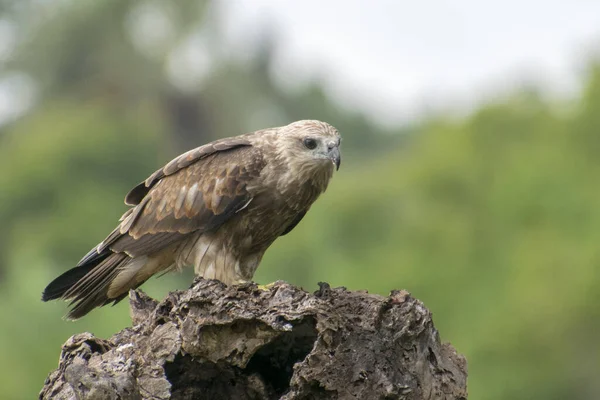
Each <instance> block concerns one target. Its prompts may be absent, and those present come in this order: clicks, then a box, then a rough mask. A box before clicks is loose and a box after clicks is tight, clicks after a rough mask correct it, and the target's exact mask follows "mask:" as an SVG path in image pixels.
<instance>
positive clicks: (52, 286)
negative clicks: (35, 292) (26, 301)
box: [42, 265, 95, 301]
mask: <svg viewBox="0 0 600 400" xmlns="http://www.w3.org/2000/svg"><path fill="white" fill-rule="evenodd" d="M94 267H95V265H84V266H82V267H75V268H72V269H70V270H68V271H67V272H65V273H64V274H62V275H61V276H59V277H58V278H56V279H55V280H53V281H52V282H50V283H49V284H48V286H46V288H45V289H44V291H43V292H42V301H50V300H56V299H60V298H61V297H63V296H64V294H65V293H66V292H67V290H69V289H70V288H71V287H73V285H75V284H76V283H77V282H78V281H79V280H80V279H81V278H83V277H84V276H85V275H87V274H88V273H89V272H90V271H91V270H92V269H94Z"/></svg>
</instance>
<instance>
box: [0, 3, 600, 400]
mask: <svg viewBox="0 0 600 400" xmlns="http://www.w3.org/2000/svg"><path fill="white" fill-rule="evenodd" d="M48 3H54V2H48ZM181 3H182V5H186V4H187V5H186V6H185V7H191V8H188V9H186V10H187V11H186V12H182V13H173V10H172V9H170V8H169V9H168V10H167V11H165V10H162V12H166V13H167V14H169V12H170V14H169V15H170V18H172V19H173V21H175V23H174V26H175V27H176V28H177V29H176V32H175V34H173V35H171V36H170V41H169V42H166V43H165V44H164V47H163V48H162V51H160V52H158V51H155V52H153V53H152V56H149V55H148V54H145V53H143V52H141V51H140V50H139V49H138V48H137V47H136V46H134V45H133V44H131V43H130V39H129V38H128V36H127V35H128V34H127V29H125V28H124V26H126V24H124V22H123V21H128V20H130V19H131V18H130V15H131V13H135V12H139V9H138V7H140V4H142V5H145V6H152V7H162V6H161V4H167V3H160V2H134V1H106V2H97V1H81V2H73V1H61V2H58V3H56V4H59V5H60V7H58V8H57V9H55V10H54V12H48V13H43V12H41V13H37V11H39V7H42V6H43V4H42V3H40V2H37V1H24V2H22V3H21V6H20V7H8V6H6V7H4V3H2V5H3V7H0V11H1V12H3V13H4V18H10V19H12V20H14V21H16V22H15V24H16V25H15V26H16V27H17V28H18V29H19V30H20V34H22V37H24V38H26V39H23V40H22V41H21V42H19V43H18V44H17V45H16V48H15V51H14V55H13V57H12V58H11V59H9V60H8V61H6V62H5V63H4V65H3V66H2V68H0V76H1V74H2V73H8V72H10V71H13V70H18V71H23V72H24V73H26V74H28V75H29V76H30V77H31V78H32V79H33V80H34V81H35V82H37V83H38V84H39V88H38V99H37V102H36V103H35V105H34V106H33V107H32V108H31V109H30V110H29V111H28V112H27V113H26V114H25V115H24V116H22V117H21V118H20V119H18V120H15V121H13V122H11V123H10V124H7V125H5V126H3V127H2V128H0V170H1V171H3V172H2V174H0V222H1V223H2V228H3V229H2V230H0V262H1V264H0V320H1V321H2V329H1V330H0V354H2V355H3V358H2V359H3V360H4V362H3V363H2V364H1V365H0V397H2V398H7V399H20V398H23V399H25V398H32V397H34V396H35V394H36V393H37V392H38V391H39V389H40V388H41V386H42V384H43V380H44V377H45V376H46V374H47V373H48V372H50V371H51V370H52V369H53V368H55V367H56V362H57V360H58V356H59V351H60V350H59V349H60V345H61V344H62V343H63V342H64V341H65V340H66V339H67V338H68V337H69V336H70V335H72V334H74V333H77V332H81V331H91V332H93V333H95V334H97V335H99V336H103V337H108V336H110V335H111V334H112V333H114V332H116V331H118V330H119V329H121V328H123V327H125V326H127V325H128V324H129V320H128V311H127V308H128V307H127V304H126V302H123V303H121V304H119V305H117V306H116V307H114V308H111V307H105V308H103V309H100V310H97V311H94V312H93V313H92V314H90V315H89V316H88V317H86V318H84V319H83V320H81V321H77V322H75V323H69V322H65V321H62V320H61V319H60V317H61V315H62V314H64V312H65V310H66V307H65V306H64V304H60V303H49V304H44V303H41V302H40V300H39V298H40V293H41V291H42V289H43V287H44V286H45V284H47V283H48V282H49V281H50V280H51V279H52V278H54V277H55V276H56V275H57V274H59V273H60V272H62V271H64V270H66V269H68V268H71V266H72V265H74V264H75V263H76V262H77V261H78V260H79V258H80V257H81V256H82V255H83V254H85V253H86V252H87V250H88V249H89V248H91V247H92V246H94V245H95V244H96V243H97V242H99V241H100V240H102V239H103V238H104V236H105V235H106V234H107V233H108V232H109V231H110V230H111V229H112V228H113V227H114V224H115V223H116V221H117V219H118V217H119V216H120V215H121V213H122V212H123V211H124V210H125V206H124V205H123V204H122V199H123V196H124V194H125V193H126V192H127V191H128V189H129V188H130V187H132V186H133V185H135V184H136V183H137V182H139V181H141V180H142V179H144V178H145V177H146V176H147V175H149V174H150V173H151V172H153V171H154V170H155V169H156V168H158V167H159V166H160V165H162V163H164V162H166V161H168V160H169V158H170V157H172V156H174V155H176V154H177V153H178V152H179V151H182V150H184V149H185V148H191V147H194V146H197V145H200V144H202V143H204V142H206V141H208V140H210V139H212V138H215V137H223V136H230V135H236V134H239V133H243V132H247V131H250V130H253V129H257V128H264V127H267V126H274V125H278V124H283V123H287V122H290V121H293V120H297V119H302V118H319V119H323V120H326V121H328V122H330V123H332V124H334V125H336V126H337V127H338V128H339V129H340V131H341V132H342V135H343V136H344V139H345V140H344V143H343V151H344V158H343V163H342V168H341V170H340V171H339V173H337V174H336V176H335V178H334V180H333V182H332V184H331V186H330V188H329V190H328V192H327V193H326V194H325V195H323V198H322V199H320V200H319V201H318V202H317V203H316V204H315V206H314V207H313V209H312V210H311V212H310V213H309V214H308V215H307V217H306V218H305V219H304V220H303V221H302V223H301V224H300V225H299V226H298V227H297V228H296V229H295V230H294V232H293V233H291V234H289V235H287V236H285V237H282V238H281V239H279V240H278V241H277V242H276V243H275V244H274V245H273V247H272V248H271V249H270V250H269V251H268V252H267V254H266V256H265V259H264V262H263V264H262V265H261V267H260V268H259V270H258V273H257V276H256V277H255V278H256V280H257V281H258V282H262V283H266V282H270V281H274V280H277V279H283V280H287V281H289V282H291V283H294V284H298V285H303V286H304V287H306V288H307V289H308V290H313V289H315V288H316V282H317V281H328V282H330V283H331V284H332V285H335V286H340V285H343V286H347V287H349V288H351V289H368V290H369V291H371V292H376V293H381V294H387V293H388V292H389V291H390V290H391V289H396V288H406V289H408V290H409V291H410V292H411V293H412V294H413V295H414V296H416V297H418V298H419V299H421V300H423V301H424V302H425V304H426V305H427V306H428V307H429V308H430V309H431V310H432V311H433V312H434V320H435V323H436V326H437V328H438V329H439V330H440V332H441V336H442V340H444V341H450V342H452V344H453V345H454V346H455V347H456V348H457V350H458V351H459V352H460V353H462V354H464V355H465V356H466V357H467V360H468V362H469V392H470V397H471V398H473V399H482V400H500V399H541V398H543V399H557V400H558V399H561V400H562V399H565V398H568V399H575V400H577V399H581V400H583V399H590V398H597V397H598V396H600V382H599V381H598V379H597V375H598V372H599V371H600V344H599V342H598V340H597V332H599V331H600V291H599V290H598V286H599V285H600V267H599V265H600V250H599V246H598V243H600V228H598V227H600V207H599V206H598V204H600V186H599V185H598V184H597V180H598V176H599V174H600V159H599V158H598V154H600V135H599V134H598V132H599V131H600V67H599V66H597V65H596V64H593V63H592V64H591V66H590V70H589V74H588V75H587V77H586V80H585V84H584V87H585V90H584V91H583V93H582V95H581V98H579V99H577V100H575V101H573V102H572V103H570V104H553V103H550V102H548V101H546V100H545V99H544V98H543V97H542V96H540V95H538V94H536V93H535V92H531V91H523V92H522V93H515V94H514V96H512V97H510V98H508V99H506V100H505V101H499V102H497V103H494V104H488V105H483V106H481V107H480V108H479V110H478V111H476V112H475V113H474V114H473V115H471V116H470V117H467V118H464V119H462V120H457V119H452V120H451V119H446V118H441V117H440V118H431V119H430V120H427V121H424V122H423V123H422V124H421V125H420V126H419V127H416V128H414V129H412V130H411V131H410V132H408V131H407V130H406V129H400V128H397V129H384V128H382V127H380V126H378V125H377V124H375V123H374V122H372V121H370V120H369V119H368V118H365V117H364V116H362V115H361V114H360V113H357V112H354V111H351V110H345V109H340V108H338V107H336V105H335V104H334V103H332V102H331V101H330V100H329V99H328V98H327V96H325V94H324V92H323V90H322V88H321V85H320V83H319V82H313V83H308V84H307V86H306V87H304V88H300V89H298V90H296V91H293V92H290V91H286V90H284V89H282V88H280V87H279V86H278V85H277V84H276V83H274V81H273V79H272V78H271V77H270V74H269V65H270V60H271V54H272V52H273V50H274V49H273V48H272V46H273V44H272V42H270V41H269V38H268V37H265V41H264V43H263V46H262V47H258V48H256V49H254V50H252V56H251V57H250V58H249V59H246V60H244V61H243V62H242V61H239V60H235V59H232V58H229V57H227V56H225V55H222V54H220V53H218V52H217V53H214V54H212V55H211V57H213V61H212V64H213V65H216V66H218V67H215V68H212V69H211V70H210V71H209V72H208V73H207V75H206V77H204V78H203V80H202V83H201V84H198V85H196V86H194V85H191V86H190V87H189V88H186V90H182V89H181V88H177V86H176V85H173V84H172V83H171V82H170V81H169V79H168V78H167V75H166V73H165V69H164V64H165V63H167V62H168V58H169V54H170V52H169V49H171V50H172V49H173V48H175V47H177V46H178V43H180V41H181V40H184V38H185V37H187V36H186V35H190V34H192V33H193V32H196V31H197V30H198V28H199V27H205V26H209V28H210V29H212V30H210V29H209V34H208V37H209V38H210V43H211V45H210V46H208V48H209V49H214V48H219V46H222V45H223V43H222V38H220V36H219V29H218V28H219V27H218V26H216V25H215V24H208V23H207V22H206V20H205V19H203V18H204V17H203V15H205V12H206V11H205V8H204V3H203V2H181ZM56 4H55V5H56ZM169 4H170V3H169ZM34 6H35V7H38V8H35V7H34ZM192 6H193V7H192ZM35 10H37V11H35ZM136 10H137V11H136ZM169 10H171V11H169ZM34 11H35V12H36V14H35V15H37V17H36V18H29V19H27V18H25V17H26V16H27V15H33V13H34ZM191 15H193V16H195V17H194V18H191V17H190V16H191ZM109 27H110V29H109ZM206 29H208V28H206ZM190 32H192V33H190ZM205 35H206V32H205ZM113 43H117V44H118V46H116V47H115V46H113V45H112V44H113ZM128 43H129V44H128ZM41 60H44V62H42V61H41ZM565 110H566V111H565ZM190 281H191V274H190V271H187V272H186V273H184V276H181V275H171V276H168V277H164V278H160V279H154V280H152V281H150V282H148V283H147V284H146V285H144V289H145V290H147V291H148V292H149V293H150V294H151V295H154V296H156V297H159V298H160V297H162V296H164V295H165V294H166V292H167V291H169V290H174V289H177V288H185V287H186V286H187V285H189V282H190Z"/></svg>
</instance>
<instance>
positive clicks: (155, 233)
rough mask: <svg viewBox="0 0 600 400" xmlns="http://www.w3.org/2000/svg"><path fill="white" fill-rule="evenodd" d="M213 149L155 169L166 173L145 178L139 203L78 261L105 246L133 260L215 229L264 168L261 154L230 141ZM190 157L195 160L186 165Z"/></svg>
mask: <svg viewBox="0 0 600 400" xmlns="http://www.w3.org/2000/svg"><path fill="white" fill-rule="evenodd" d="M211 149H212V151H213V152H212V153H211V154H207V153H206V152H204V153H202V154H203V155H202V156H201V157H199V156H198V154H200V152H198V149H196V150H195V153H190V154H192V155H187V156H186V155H185V154H184V155H182V156H180V157H178V158H177V159H175V160H178V159H182V160H180V161H177V162H175V160H173V161H171V162H170V163H169V164H167V167H169V166H170V165H171V167H169V168H167V167H165V168H163V169H162V170H159V171H164V172H163V173H161V174H158V175H156V176H157V177H158V176H160V178H156V179H158V180H157V181H154V179H155V178H152V177H151V178H152V179H150V178H149V180H147V181H146V182H150V185H149V187H148V191H147V193H146V194H145V195H144V197H143V198H141V199H137V198H136V201H137V205H135V206H134V207H133V208H132V209H130V210H128V211H127V212H126V213H125V214H123V217H122V218H121V223H120V225H119V226H118V227H117V228H116V229H115V230H114V231H113V232H112V233H111V234H110V235H108V237H107V238H106V239H105V240H104V241H103V242H102V243H100V244H99V245H98V246H97V247H96V248H95V249H94V250H92V251H91V252H90V253H88V255H86V257H84V259H83V260H82V262H84V261H86V260H89V259H91V258H93V257H94V256H95V254H99V253H101V252H102V251H104V250H105V249H107V248H108V249H110V250H112V251H113V252H117V253H126V254H128V255H129V256H131V257H136V256H140V255H146V254H150V253H151V252H156V251H158V250H160V249H162V248H165V247H166V246H168V245H170V244H172V243H175V242H177V241H178V240H180V239H182V238H183V237H184V236H185V235H186V234H189V233H191V232H196V231H210V230H213V229H216V228H218V227H219V226H220V225H222V224H223V223H224V222H226V221H227V220H228V219H229V218H231V217H232V216H233V215H235V213H236V212H238V211H239V210H240V209H243V208H244V207H245V206H246V205H247V204H248V203H249V202H250V201H251V200H252V194H251V193H249V192H248V188H247V186H248V183H249V182H251V181H252V180H253V179H255V178H256V177H258V175H259V174H260V171H261V170H262V168H263V167H264V161H263V159H262V155H261V153H260V152H259V151H258V150H257V149H256V148H254V147H252V146H247V145H239V144H238V145H233V144H232V143H231V142H229V143H222V144H219V145H218V146H217V145H212V146H211ZM186 154H188V153H186ZM192 158H193V159H194V160H195V162H190V159H192ZM173 165H177V166H178V167H177V168H175V167H173ZM155 174H156V173H155ZM134 190H135V189H134ZM131 193H132V192H130V194H131ZM136 193H137V194H136V196H137V195H140V193H141V191H138V192H136ZM128 198H129V195H128ZM138 200H139V201H138Z"/></svg>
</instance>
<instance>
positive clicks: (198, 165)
mask: <svg viewBox="0 0 600 400" xmlns="http://www.w3.org/2000/svg"><path fill="white" fill-rule="evenodd" d="M340 140H341V139H340V136H339V133H338V132H337V130H336V129H335V128H334V127H332V126H331V125H329V124H326V123H324V122H320V121H313V120H308V121H298V122H294V123H292V124H290V125H287V126H284V127H279V128H271V129H265V130H261V131H257V132H253V133H249V134H245V135H241V136H236V137H231V138H226V139H221V140H217V141H214V142H212V143H209V144H206V145H204V146H201V147H198V148H196V149H193V150H190V151H188V152H187V153H184V154H182V155H180V156H179V157H177V158H175V159H173V160H172V161H171V162H169V163H168V164H167V165H166V166H164V167H163V168H161V169H159V170H158V171H156V172H155V173H154V174H152V175H151V176H150V177H149V178H148V179H146V180H145V181H144V182H142V183H140V184H139V185H138V186H136V187H135V188H133V189H132V190H131V191H130V192H129V193H128V194H127V196H126V198H125V203H126V204H127V205H129V206H131V208H130V209H129V210H127V212H125V214H123V216H122V217H121V219H120V224H119V225H118V226H117V228H115V230H114V231H113V232H111V233H110V234H109V235H108V237H107V238H106V239H104V240H103V241H102V242H101V243H100V244H98V246H96V247H95V248H93V249H92V250H91V251H90V252H89V253H88V254H87V255H86V256H85V257H83V259H82V260H81V261H80V262H79V264H77V266H76V267H75V268H73V269H71V270H69V271H67V272H65V273H64V274H63V275H61V276H59V277H58V278H56V279H55V280H54V281H52V282H51V283H50V284H49V285H48V286H47V287H46V289H45V290H44V293H43V294H42V299H43V300H44V301H48V300H53V299H58V298H62V299H65V300H70V302H71V305H72V306H73V307H72V309H71V311H70V312H69V314H68V315H67V318H70V319H77V318H80V317H82V316H83V315H85V314H87V313H88V312H89V311H91V310H92V309H93V308H95V307H99V306H103V305H105V304H108V303H116V302H118V301H120V300H121V299H123V298H124V297H125V296H127V293H128V291H129V289H131V288H136V287H138V286H140V285H141V284H142V283H144V282H145V281H146V280H147V279H148V278H150V277H151V276H152V275H154V274H157V273H159V272H165V271H169V270H172V269H180V268H183V267H186V266H194V269H195V273H196V275H199V276H203V277H205V278H208V279H219V280H221V281H223V282H225V283H227V284H235V283H242V282H246V281H249V280H251V279H252V276H253V275H254V272H255V271H256V268H257V267H258V265H259V263H260V261H261V259H262V257H263V254H264V252H265V251H266V249H267V248H268V247H269V246H270V245H271V244H272V243H273V241H274V240H275V239H277V237H279V236H282V235H285V234H287V233H288V232H290V231H291V230H292V229H293V228H294V227H295V226H296V225H297V224H298V222H300V220H301V219H302V218H303V217H304V215H305V214H306V212H307V211H308V209H309V208H310V206H311V204H312V203H313V202H314V201H315V200H316V199H317V197H318V196H319V195H320V194H321V193H322V192H323V191H325V189H326V188H327V184H328V183H329V180H330V178H331V176H332V174H333V167H334V165H335V166H336V167H338V168H339V164H340V153H339V145H340ZM313 146H314V147H313Z"/></svg>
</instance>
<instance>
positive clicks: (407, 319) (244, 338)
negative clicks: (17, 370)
mask: <svg viewBox="0 0 600 400" xmlns="http://www.w3.org/2000/svg"><path fill="white" fill-rule="evenodd" d="M130 302H131V310H132V311H131V313H132V320H133V327H131V328H127V329H124V330H123V331H121V332H119V333H117V334H115V335H114V336H113V337H111V338H110V339H109V340H104V339H100V338H96V337H94V336H93V335H92V334H90V333H82V334H78V335H75V336H73V337H71V338H70V339H69V340H68V341H67V342H66V343H65V344H64V345H63V348H62V353H61V356H60V363H59V366H58V368H57V369H56V370H55V371H54V372H52V373H51V374H50V375H49V377H48V378H47V379H46V382H45V385H44V388H43V389H42V392H41V393H40V398H42V399H53V400H57V399H75V398H77V399H102V400H105V399H123V400H125V399H159V400H163V399H164V400H166V399H217V400H218V399H286V400H291V399H407V400H409V399H411V400H413V399H414V400H416V399H419V400H420V399H466V397H467V390H466V379H467V372H466V368H467V367H466V361H465V359H464V358H463V357H462V356H461V355H458V354H457V353H456V351H455V350H454V349H453V348H452V346H450V345H449V344H441V343H440V339H439V336H438V332H437V331H436V329H435V328H434V326H433V322H432V320H431V313H430V312H429V311H428V310H427V309H426V308H425V306H424V305H423V303H421V302H420V301H419V300H416V299H414V298H412V297H411V296H410V294H409V293H408V292H406V291H394V292H392V293H391V295H390V296H389V297H387V298H386V297H382V296H378V295H373V294H368V293H365V292H350V291H347V290H346V289H345V288H336V289H331V288H330V287H329V285H327V284H320V289H319V290H318V291H316V292H315V293H314V294H310V293H307V292H305V291H303V290H302V289H299V288H296V287H294V286H291V285H289V284H286V283H283V282H277V283H275V284H274V285H273V286H272V287H270V288H269V289H267V290H263V289H259V288H258V287H257V286H256V285H254V284H248V285H243V286H232V287H227V286H225V285H223V284H222V283H220V282H218V281H209V280H201V279H200V280H197V281H196V282H195V283H194V285H193V286H192V287H191V288H190V289H189V290H186V291H179V292H173V293H171V294H169V296H168V297H167V298H166V299H165V300H163V301H162V302H160V303H157V302H156V301H154V300H153V299H151V298H150V297H148V296H147V295H145V294H144V293H143V292H141V291H132V292H131V293H130Z"/></svg>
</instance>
